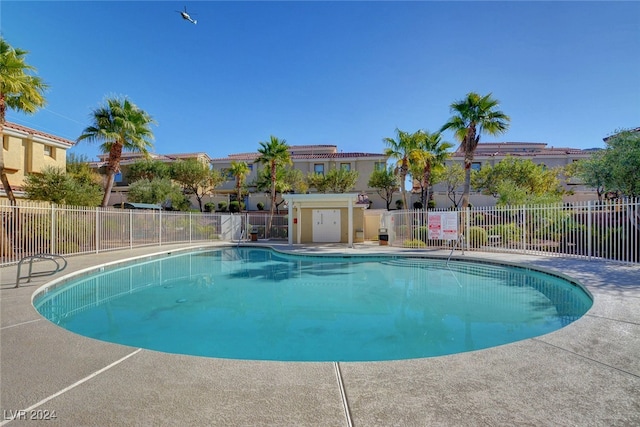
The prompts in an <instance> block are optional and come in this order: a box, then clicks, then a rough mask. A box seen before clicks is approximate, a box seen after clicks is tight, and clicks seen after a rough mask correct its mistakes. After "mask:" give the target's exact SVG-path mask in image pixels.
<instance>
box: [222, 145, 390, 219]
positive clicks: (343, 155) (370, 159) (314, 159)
mask: <svg viewBox="0 0 640 427" xmlns="http://www.w3.org/2000/svg"><path fill="white" fill-rule="evenodd" d="M289 154H290V156H291V161H292V163H293V165H292V167H293V168H294V169H297V170H299V171H300V172H302V175H303V176H307V175H308V174H311V173H321V174H324V173H326V172H328V171H330V170H331V169H345V170H349V171H357V172H358V180H357V182H356V185H355V187H354V188H353V190H352V191H351V192H354V193H359V194H362V195H363V196H366V197H368V199H369V201H370V202H371V207H372V208H374V209H375V208H384V207H385V203H384V200H382V199H381V198H380V197H379V196H378V195H377V193H376V192H375V190H374V189H371V188H369V186H368V185H367V183H368V182H369V177H370V176H371V174H372V173H373V171H374V170H376V169H378V168H385V167H386V164H387V156H385V155H384V154H381V153H363V152H341V151H338V147H337V146H336V145H292V146H289ZM259 156H260V154H259V153H258V152H257V151H256V152H254V153H239V154H230V155H228V156H227V157H223V158H216V159H213V160H211V164H212V165H213V168H214V169H216V170H220V171H222V172H225V171H227V170H228V169H229V168H230V167H231V162H246V163H247V164H248V165H249V169H250V170H251V172H250V174H249V175H248V176H247V179H246V182H247V183H250V182H252V181H254V180H255V179H256V177H257V176H258V173H259V171H260V168H264V167H265V166H264V165H260V164H257V163H255V161H256V159H258V157H259ZM234 189H235V179H234V178H233V177H232V176H227V181H226V182H225V183H224V184H223V185H222V186H220V187H218V188H217V189H216V192H217V193H218V194H219V195H225V194H228V195H231V194H232V193H234ZM310 191H311V192H313V191H314V190H313V189H311V190H310ZM246 203H247V209H249V210H254V209H256V208H257V204H258V203H262V204H264V206H265V209H269V196H268V195H267V194H266V193H256V192H255V188H254V189H250V193H249V196H248V197H247V198H246Z"/></svg>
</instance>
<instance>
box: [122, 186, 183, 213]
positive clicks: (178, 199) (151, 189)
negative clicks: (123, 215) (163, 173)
mask: <svg viewBox="0 0 640 427" xmlns="http://www.w3.org/2000/svg"><path fill="white" fill-rule="evenodd" d="M127 198H128V200H129V201H130V202H133V203H151V204H158V205H162V206H165V207H166V206H167V205H169V206H171V208H172V209H174V210H187V209H189V201H188V200H187V198H186V197H185V195H184V194H183V193H182V189H181V188H180V187H179V186H178V185H176V184H174V183H172V182H171V179H169V178H153V179H151V180H149V179H147V178H141V179H138V180H136V181H135V182H133V183H131V184H130V185H129V193H128V195H127Z"/></svg>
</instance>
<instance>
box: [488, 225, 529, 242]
mask: <svg viewBox="0 0 640 427" xmlns="http://www.w3.org/2000/svg"><path fill="white" fill-rule="evenodd" d="M489 234H490V235H492V236H494V235H495V236H500V239H501V240H502V242H503V243H508V242H519V241H520V240H521V237H522V230H521V229H520V227H518V226H517V225H516V224H514V223H510V224H498V225H496V226H494V227H491V229H490V230H489Z"/></svg>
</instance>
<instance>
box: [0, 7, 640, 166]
mask: <svg viewBox="0 0 640 427" xmlns="http://www.w3.org/2000/svg"><path fill="white" fill-rule="evenodd" d="M184 6H186V7H187V9H188V11H189V12H190V13H191V14H192V15H193V18H195V19H197V20H198V23H197V25H193V24H191V23H189V22H187V21H184V20H182V19H181V17H180V15H179V14H178V13H177V12H176V11H177V10H181V9H182V8H183V7H184ZM0 29H1V31H2V35H3V36H4V38H5V39H6V40H7V41H8V42H9V43H10V44H11V45H12V46H14V47H18V48H21V49H25V50H28V51H29V52H30V53H29V55H28V56H27V62H28V63H30V64H31V65H33V66H35V67H36V68H37V69H38V74H39V76H40V77H42V78H43V79H44V80H45V81H46V82H47V83H48V84H49V85H50V90H49V91H48V92H47V95H46V96H47V100H48V105H47V107H46V108H45V109H44V110H41V111H40V112H38V113H37V114H36V115H34V116H24V115H21V114H17V113H15V112H13V111H9V112H8V114H7V118H8V120H9V121H14V122H18V123H20V124H24V125H27V126H30V127H33V128H36V129H39V130H42V131H46V132H49V133H53V134H55V135H58V136H62V137H65V138H69V139H72V140H75V139H76V138H77V137H78V136H79V135H80V133H81V132H82V130H83V129H84V128H85V127H86V126H88V125H89V123H90V121H89V117H90V113H91V111H92V110H93V109H95V108H96V107H98V105H100V103H101V102H102V101H103V100H104V98H105V96H107V95H126V96H128V97H129V98H130V99H131V100H132V101H133V102H134V103H136V104H137V105H138V106H139V107H140V108H142V109H144V110H145V111H147V112H148V113H149V114H151V115H152V116H153V117H154V118H155V119H156V120H157V122H158V126H156V127H154V128H153V130H154V134H155V137H156V140H155V148H154V150H153V151H154V152H156V153H164V154H168V153H179V152H198V151H204V152H206V153H208V154H209V155H210V156H211V157H214V158H215V157H225V156H227V155H228V154H231V153H238V152H251V151H256V150H257V148H258V147H259V142H260V141H266V140H268V139H269V136H270V135H275V136H277V137H279V138H282V139H285V140H286V141H287V143H289V144H290V145H299V144H305V145H306V144H334V145H337V146H338V148H339V149H340V150H342V151H344V152H348V151H366V152H381V151H382V150H383V149H384V147H385V145H384V143H383V142H382V139H383V138H384V137H393V136H395V128H396V127H397V128H400V129H402V130H406V131H409V132H413V131H416V130H418V129H426V130H429V131H435V130H437V129H439V128H440V126H442V124H443V123H445V122H446V121H447V119H448V118H449V117H450V116H451V112H450V111H449V106H450V104H451V103H452V102H453V101H456V100H458V99H461V98H463V97H464V96H465V94H466V93H468V92H470V91H474V92H478V93H480V94H482V95H484V94H487V93H490V92H491V93H493V96H494V97H495V98H497V99H498V100H499V101H500V107H501V109H502V110H503V111H504V112H505V113H506V114H508V115H509V116H510V117H511V127H510V129H509V131H508V132H507V133H506V134H504V135H503V136H500V137H497V138H494V137H491V136H483V137H482V141H484V142H496V141H498V142H505V141H524V142H546V143H548V144H549V145H551V146H554V147H575V148H591V147H603V146H604V143H603V142H602V138H603V137H605V136H607V135H609V134H611V133H613V132H614V131H615V130H616V129H620V128H630V127H637V126H640V3H638V2H613V1H606V2H513V1H509V2H499V1H497V2H458V1H451V2H430V1H423V2H366V1H359V2H326V1H318V2H303V1H288V2H218V1H189V2H169V1H140V2H133V1H103V2H100V1H74V2H67V1H44V2H31V1H25V0H20V1H7V0H1V1H0ZM444 139H445V140H448V141H451V142H455V141H454V139H453V136H452V135H451V134H450V133H445V134H444ZM71 152H75V153H77V154H85V155H88V156H89V157H90V158H91V159H95V156H96V155H97V154H98V153H99V150H98V147H97V146H94V145H89V144H87V143H85V142H83V143H81V144H80V145H78V146H76V147H74V148H73V149H72V150H71Z"/></svg>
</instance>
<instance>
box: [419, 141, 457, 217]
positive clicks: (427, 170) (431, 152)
mask: <svg viewBox="0 0 640 427" xmlns="http://www.w3.org/2000/svg"><path fill="white" fill-rule="evenodd" d="M451 147H453V144H450V143H448V142H445V141H442V135H441V133H440V132H433V133H430V132H428V131H424V132H422V133H421V134H417V135H416V147H415V148H414V149H413V151H411V153H409V157H410V164H411V167H412V170H414V172H412V176H414V177H416V178H418V179H417V181H418V182H419V183H420V201H421V202H422V206H423V207H424V208H426V207H427V205H428V203H429V188H430V187H431V185H432V184H433V182H432V181H433V180H432V175H433V171H434V169H438V168H443V167H444V162H445V160H446V159H447V158H448V157H449V155H450V154H449V152H448V150H449V149H450V148H451Z"/></svg>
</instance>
